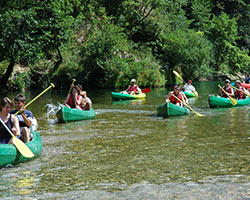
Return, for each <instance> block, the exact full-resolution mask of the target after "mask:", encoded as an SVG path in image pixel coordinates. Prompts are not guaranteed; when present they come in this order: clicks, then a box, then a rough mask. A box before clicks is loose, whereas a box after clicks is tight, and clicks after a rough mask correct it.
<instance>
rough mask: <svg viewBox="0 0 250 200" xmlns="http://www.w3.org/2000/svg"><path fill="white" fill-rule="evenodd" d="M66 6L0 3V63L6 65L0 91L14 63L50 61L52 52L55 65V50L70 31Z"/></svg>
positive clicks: (48, 2)
mask: <svg viewBox="0 0 250 200" xmlns="http://www.w3.org/2000/svg"><path fill="white" fill-rule="evenodd" d="M70 5H71V4H70V3H68V2H67V1H65V2H61V1H55V2H54V1H53V0H44V1H42V0H41V1H14V2H12V1H7V0H6V1H3V2H1V7H0V30H1V31H0V62H2V61H8V62H9V65H8V67H7V69H6V71H5V73H4V74H3V75H2V77H1V78H0V87H1V88H6V87H7V81H8V79H9V77H10V75H11V73H12V71H13V67H14V65H15V64H16V63H20V64H24V65H28V64H34V63H35V62H36V61H37V60H39V59H41V58H46V59H50V58H51V52H52V51H56V52H57V53H58V56H57V57H58V58H57V61H56V62H55V67H58V66H59V64H60V62H61V60H62V58H61V56H60V49H59V48H60V45H61V44H62V43H63V42H64V41H65V40H66V39H67V38H68V33H69V32H70V30H71V26H70V22H71V19H72V18H71V16H70V15H68V13H69V11H70ZM53 70H55V69H53Z"/></svg>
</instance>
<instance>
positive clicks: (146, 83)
mask: <svg viewBox="0 0 250 200" xmlns="http://www.w3.org/2000/svg"><path fill="white" fill-rule="evenodd" d="M249 12H250V7H249V6H248V1H247V0H234V1H227V0H221V1H207V0H175V1H174V0H170V1H165V0H125V1H123V0H109V1H108V0H102V1H95V0H90V1H85V0H75V1H71V0H67V1H60V0H54V1H51V0H43V1H42V0H38V1H15V2H8V1H2V2H1V3H0V30H1V32H0V90H22V89H23V88H28V89H37V88H46V87H47V86H48V85H49V83H50V82H53V83H55V85H56V88H68V86H69V85H70V84H71V82H72V79H76V80H77V82H78V83H79V84H82V85H83V86H84V89H87V88H107V89H111V88H112V89H113V88H116V89H117V88H121V89H123V88H124V87H126V86H127V85H128V84H129V82H130V80H131V79H132V78H135V79H136V80H137V83H138V85H140V86H141V87H142V88H146V87H164V86H166V85H171V84H172V83H174V82H176V77H175V76H174V74H173V73H172V71H173V70H175V71H178V73H180V74H181V75H182V77H183V79H184V80H185V81H187V80H188V79H192V80H193V81H209V80H223V79H225V78H229V79H231V80H235V79H242V78H244V76H245V75H246V74H248V73H249V71H250V51H249V48H250V19H249V18H250V17H249V14H248V13H249Z"/></svg>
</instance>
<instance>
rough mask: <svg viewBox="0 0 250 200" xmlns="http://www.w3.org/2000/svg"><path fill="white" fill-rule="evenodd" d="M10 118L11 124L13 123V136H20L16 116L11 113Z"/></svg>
mask: <svg viewBox="0 0 250 200" xmlns="http://www.w3.org/2000/svg"><path fill="white" fill-rule="evenodd" d="M11 119H12V121H11V122H12V125H13V128H12V129H11V131H12V132H13V134H14V135H15V136H20V135H21V132H20V126H19V120H18V118H17V117H16V116H15V115H13V114H12V115H11Z"/></svg>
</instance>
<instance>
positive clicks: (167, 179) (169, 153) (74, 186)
mask: <svg viewBox="0 0 250 200" xmlns="http://www.w3.org/2000/svg"><path fill="white" fill-rule="evenodd" d="M217 84H218V82H203V83H194V85H195V86H196V88H197V90H198V92H199V98H197V99H190V104H191V106H192V107H193V109H194V110H195V111H197V112H198V113H202V114H204V115H205V116H204V117H198V116H196V115H195V114H193V113H191V114H189V115H187V116H181V117H172V118H168V119H162V118H160V117H156V116H155V114H156V108H157V106H159V105H160V104H161V103H163V102H164V98H165V97H166V95H167V92H168V89H152V90H151V92H150V93H148V95H147V98H146V100H145V101H141V100H137V101H125V102H112V99H111V96H110V94H111V91H110V90H92V91H88V94H89V96H90V97H91V99H92V100H93V103H94V109H95V110H96V113H97V115H96V118H95V119H94V120H89V121H80V122H72V123H65V124H51V123H49V122H48V119H47V106H46V104H54V105H57V103H58V102H62V101H63V100H64V97H65V95H66V93H67V91H57V90H53V91H49V92H48V93H46V94H44V95H43V96H42V97H40V98H39V99H38V100H37V101H36V102H34V103H33V104H31V105H30V107H29V109H30V110H31V111H32V112H33V113H34V115H35V116H36V117H37V119H38V122H39V131H38V132H39V133H40V135H41V137H42V140H43V145H44V146H43V152H42V154H41V156H40V157H38V158H37V159H34V160H32V161H30V162H27V163H21V164H19V165H17V166H8V167H5V168H2V169H1V170H0V198H1V199H11V200H12V199H211V200H212V199H248V200H249V199H250V189H249V188H250V167H249V163H250V157H249V154H250V132H249V129H250V123H249V118H250V115H249V113H250V106H245V107H234V108H226V109H210V108H209V106H208V94H215V93H217V91H218V87H217ZM38 93H39V91H28V92H26V96H27V99H28V101H29V100H30V99H32V98H33V97H35V96H36V95H37V94H38ZM14 95H15V94H9V96H10V97H13V96H14Z"/></svg>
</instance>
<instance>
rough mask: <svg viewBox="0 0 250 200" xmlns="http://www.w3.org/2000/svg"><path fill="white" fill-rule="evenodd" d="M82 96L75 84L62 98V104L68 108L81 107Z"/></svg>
mask: <svg viewBox="0 0 250 200" xmlns="http://www.w3.org/2000/svg"><path fill="white" fill-rule="evenodd" d="M81 102H82V96H81V95H80V91H79V90H78V89H77V87H76V86H73V87H72V90H71V92H70V94H69V95H68V96H67V97H66V99H65V100H64V105H65V106H67V107H68V108H75V109H81Z"/></svg>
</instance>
